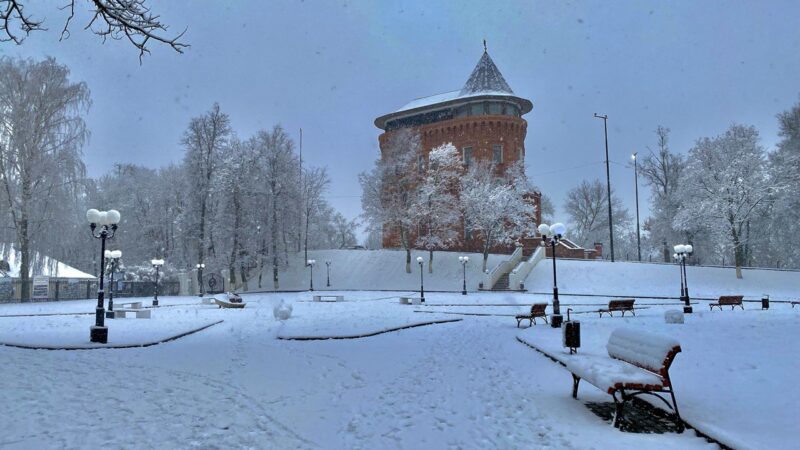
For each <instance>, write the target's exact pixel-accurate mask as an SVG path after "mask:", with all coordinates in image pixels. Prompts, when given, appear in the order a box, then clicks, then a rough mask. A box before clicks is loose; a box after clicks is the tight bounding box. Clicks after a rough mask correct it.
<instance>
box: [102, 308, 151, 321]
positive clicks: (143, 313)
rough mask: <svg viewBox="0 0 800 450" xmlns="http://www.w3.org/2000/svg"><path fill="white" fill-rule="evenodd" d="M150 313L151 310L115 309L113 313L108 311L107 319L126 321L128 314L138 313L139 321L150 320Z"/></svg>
mask: <svg viewBox="0 0 800 450" xmlns="http://www.w3.org/2000/svg"><path fill="white" fill-rule="evenodd" d="M150 312H151V310H149V309H133V308H119V309H114V310H113V311H106V318H107V319H125V318H127V317H128V313H136V318H137V319H149V318H150Z"/></svg>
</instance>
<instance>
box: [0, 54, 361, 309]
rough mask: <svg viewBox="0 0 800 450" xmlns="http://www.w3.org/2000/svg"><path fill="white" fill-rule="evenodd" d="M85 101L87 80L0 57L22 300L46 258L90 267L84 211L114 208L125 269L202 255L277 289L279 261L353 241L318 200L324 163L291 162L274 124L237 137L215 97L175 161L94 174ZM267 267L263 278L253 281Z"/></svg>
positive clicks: (189, 263)
mask: <svg viewBox="0 0 800 450" xmlns="http://www.w3.org/2000/svg"><path fill="white" fill-rule="evenodd" d="M90 103H91V100H90V94H89V88H88V86H87V85H86V84H85V83H82V82H73V81H71V80H70V79H69V69H68V68H67V67H66V66H63V65H60V64H58V63H57V62H56V61H55V60H54V59H53V58H47V59H45V60H42V61H35V60H31V59H14V58H8V57H3V58H0V242H2V243H13V249H14V250H13V251H15V252H16V253H17V254H18V260H19V261H21V270H20V275H21V278H22V280H23V283H22V286H23V290H24V291H23V298H28V297H29V292H28V291H27V283H26V281H27V279H28V277H29V274H30V273H32V271H33V269H34V268H35V267H36V265H37V264H41V262H42V261H43V258H42V257H43V256H45V255H47V256H50V257H53V258H55V259H57V260H61V261H63V262H65V263H67V264H70V265H72V266H74V267H76V268H78V269H81V270H84V271H86V272H88V273H94V274H96V273H98V270H99V268H98V265H99V261H98V259H99V258H98V252H99V250H98V249H99V246H98V245H97V243H96V242H95V241H94V239H92V238H91V237H90V236H89V227H88V224H87V223H86V219H85V212H86V210H87V209H89V208H98V209H112V208H113V209H117V210H119V211H120V212H121V213H122V221H121V223H120V225H119V230H118V232H117V235H116V237H115V238H114V240H113V241H111V242H110V243H109V245H110V246H111V247H112V248H119V249H120V250H122V251H123V260H124V261H125V262H126V263H127V264H128V265H129V266H135V265H141V266H146V265H148V261H149V260H150V259H151V258H164V259H166V260H167V264H168V266H169V267H170V268H172V269H178V270H183V269H193V268H195V265H196V264H198V263H200V262H202V263H204V264H206V266H207V267H208V269H209V270H214V271H218V270H221V269H227V270H228V271H229V273H230V277H231V279H232V281H233V282H234V283H236V284H237V285H238V284H245V283H250V287H251V288H252V287H262V286H264V285H266V283H267V282H269V283H271V286H272V287H274V288H277V287H279V280H278V269H279V267H281V266H285V265H287V264H289V262H290V260H291V259H292V258H293V257H295V258H297V259H298V260H299V259H300V258H303V259H302V261H305V260H306V259H307V254H305V252H307V251H308V250H309V249H316V248H342V247H346V246H350V245H353V244H355V241H356V236H355V231H356V222H355V221H352V220H348V219H346V218H345V217H344V216H342V215H341V214H340V213H338V212H337V211H335V210H334V209H333V208H332V207H331V206H330V204H328V202H327V201H326V200H325V194H326V189H327V187H328V185H329V182H330V179H329V177H328V174H327V172H326V170H325V169H324V168H319V167H311V166H305V165H301V161H300V159H299V157H298V154H297V152H296V150H295V144H294V141H293V140H292V138H291V137H290V136H289V134H288V133H287V132H286V130H284V129H283V128H282V127H281V126H280V125H276V126H274V127H272V128H271V129H268V130H260V131H258V132H257V133H255V135H253V136H251V137H248V138H240V137H238V136H237V135H236V133H235V132H234V130H233V127H232V126H231V123H230V118H229V117H228V115H227V114H225V113H224V112H223V111H222V110H221V108H220V107H219V105H216V104H215V105H213V106H212V108H211V109H210V110H209V111H207V112H206V113H204V114H201V115H199V116H197V117H195V118H193V119H191V121H190V123H189V124H188V126H187V128H186V130H185V131H184V134H183V139H182V140H181V143H180V144H181V146H182V147H183V150H184V157H183V160H182V161H181V162H180V163H176V164H171V165H168V166H166V167H161V168H148V167H143V166H140V165H134V164H116V165H115V166H114V169H113V170H112V171H111V172H110V173H108V174H106V175H104V176H102V177H99V178H97V179H94V178H91V177H88V176H87V174H86V167H85V164H84V161H83V155H82V147H83V145H84V144H85V142H86V139H87V137H88V129H87V127H86V123H85V122H84V119H83V116H84V114H85V113H86V112H87V110H88V108H89V105H90ZM11 248H12V246H11V245H5V246H3V252H5V253H6V254H5V255H0V259H7V256H8V255H7V253H8V252H10V251H11ZM36 255H39V258H38V259H37V258H36ZM267 269H271V270H270V271H271V273H272V277H271V280H262V274H263V273H264V272H265V271H266V270H267ZM251 273H254V274H256V275H255V276H256V277H257V279H255V280H250V279H249V277H250V274H251Z"/></svg>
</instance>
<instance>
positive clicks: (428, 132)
mask: <svg viewBox="0 0 800 450" xmlns="http://www.w3.org/2000/svg"><path fill="white" fill-rule="evenodd" d="M531 109H533V103H531V101H530V100H528V99H526V98H522V97H518V96H517V95H515V94H514V91H512V90H511V87H510V86H509V85H508V83H507V82H506V80H505V78H503V74H501V73H500V70H499V69H498V68H497V66H496V65H495V64H494V61H492V58H491V57H490V56H489V53H488V52H486V51H484V53H483V55H482V56H481V59H480V60H479V61H478V64H477V65H476V66H475V69H473V71H472V74H471V75H470V76H469V79H468V80H467V82H466V83H465V84H464V87H462V88H461V89H460V90H456V91H451V92H446V93H444V94H437V95H432V96H430V97H423V98H419V99H416V100H413V101H411V102H410V103H408V104H406V105H405V106H403V107H402V108H400V109H399V110H397V111H395V112H392V113H389V114H385V115H383V116H380V117H378V118H377V119H375V126H377V127H378V128H380V129H382V130H384V132H383V133H382V134H381V135H380V137H379V138H378V141H379V143H380V146H381V151H382V152H385V150H386V145H387V143H388V141H389V140H390V138H391V136H392V135H393V134H394V133H396V132H398V131H399V130H401V129H406V128H414V129H415V131H417V132H418V133H419V135H420V138H421V143H422V150H423V153H424V155H423V156H424V157H426V158H427V154H428V153H430V151H431V150H432V149H433V148H435V147H437V146H439V145H442V144H446V143H448V142H450V143H452V144H453V145H454V146H455V147H456V148H457V149H458V150H459V152H460V153H461V160H462V162H463V163H464V164H465V165H467V166H468V165H470V164H471V163H472V162H473V161H480V160H483V161H492V162H493V163H494V164H495V165H496V167H497V170H498V171H499V172H501V173H502V172H504V171H505V170H506V168H508V167H509V166H511V165H512V164H514V163H516V162H517V161H523V160H524V159H525V135H526V134H527V128H528V122H527V121H526V120H525V119H523V118H522V116H523V115H525V114H527V113H529V112H530V111H531ZM530 199H531V201H532V202H533V203H534V204H535V205H536V210H537V213H536V218H535V219H536V222H537V223H539V222H540V221H541V213H540V212H539V204H540V200H541V194H539V193H538V192H534V193H531V196H530ZM461 231H462V233H459V235H460V236H463V239H462V240H461V242H458V243H457V244H456V245H455V246H454V247H453V248H452V249H453V250H457V251H478V250H479V249H480V247H481V241H480V240H478V239H474V238H472V237H471V236H470V235H469V233H468V232H466V233H464V232H463V231H464V230H463V224H462V230H461ZM383 246H384V247H385V248H393V247H399V246H400V240H399V235H398V233H397V232H396V231H394V230H384V233H383ZM510 249H512V247H508V246H501V247H498V248H497V251H507V250H510Z"/></svg>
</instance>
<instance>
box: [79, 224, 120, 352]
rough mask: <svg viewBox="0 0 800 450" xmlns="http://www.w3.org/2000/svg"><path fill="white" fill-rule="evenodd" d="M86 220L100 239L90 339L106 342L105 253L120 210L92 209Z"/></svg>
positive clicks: (94, 234)
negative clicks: (97, 279) (98, 282)
mask: <svg viewBox="0 0 800 450" xmlns="http://www.w3.org/2000/svg"><path fill="white" fill-rule="evenodd" d="M86 220H87V221H88V222H89V228H91V230H92V237H94V238H96V239H100V284H99V285H98V288H97V307H96V308H95V311H94V326H92V327H91V328H89V340H90V341H92V342H98V343H101V344H105V343H107V342H108V327H106V326H105V310H104V308H103V306H104V305H103V301H104V295H105V293H104V291H103V274H104V272H105V266H106V262H105V253H106V239H112V238H113V237H114V234H115V233H116V231H117V224H118V223H119V220H120V214H119V211H117V210H115V209H112V210H110V211H98V210H96V209H94V208H93V209H90V210H88V211H86Z"/></svg>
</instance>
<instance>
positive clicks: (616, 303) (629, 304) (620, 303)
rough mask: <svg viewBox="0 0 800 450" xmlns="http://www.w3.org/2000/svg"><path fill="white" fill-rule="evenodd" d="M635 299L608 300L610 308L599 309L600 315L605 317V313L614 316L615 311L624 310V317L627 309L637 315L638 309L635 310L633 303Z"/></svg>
mask: <svg viewBox="0 0 800 450" xmlns="http://www.w3.org/2000/svg"><path fill="white" fill-rule="evenodd" d="M635 301H636V299H633V298H620V299H616V300H611V301H609V302H608V308H603V309H599V310H598V311H597V312H599V313H600V317H603V314H608V315H609V316H611V317H614V311H622V317H625V311H630V312H631V314H633V315H634V316H635V315H636V311H634V310H633V303H634V302H635Z"/></svg>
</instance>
